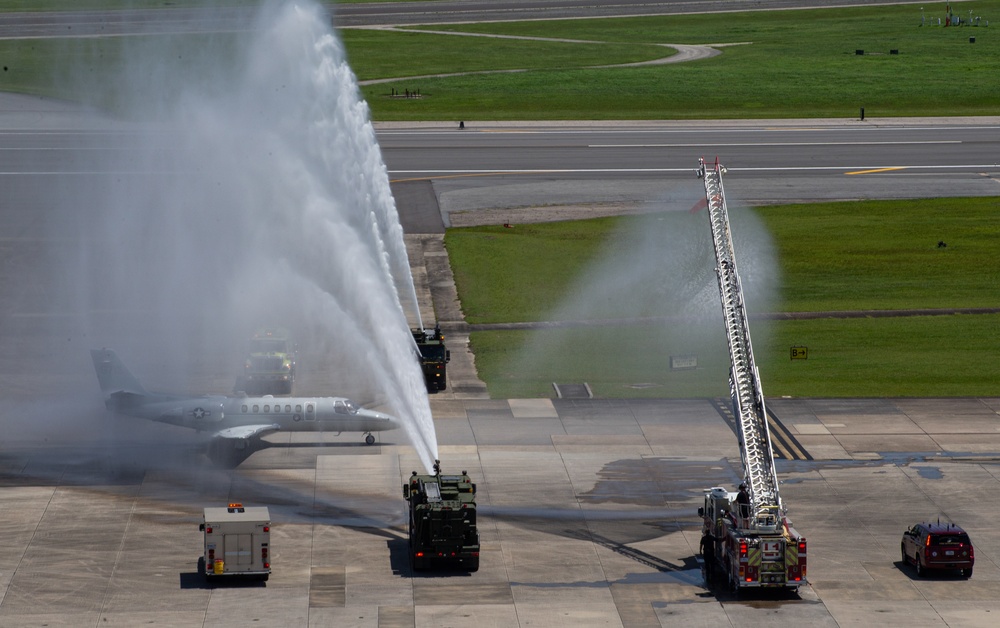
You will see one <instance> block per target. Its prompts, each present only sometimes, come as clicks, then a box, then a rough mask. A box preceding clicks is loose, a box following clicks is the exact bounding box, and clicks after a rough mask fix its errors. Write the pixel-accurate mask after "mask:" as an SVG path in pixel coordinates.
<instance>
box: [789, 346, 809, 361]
mask: <svg viewBox="0 0 1000 628" xmlns="http://www.w3.org/2000/svg"><path fill="white" fill-rule="evenodd" d="M790 353H791V357H792V359H793V360H806V359H808V358H809V348H808V347H792V349H791V352H790Z"/></svg>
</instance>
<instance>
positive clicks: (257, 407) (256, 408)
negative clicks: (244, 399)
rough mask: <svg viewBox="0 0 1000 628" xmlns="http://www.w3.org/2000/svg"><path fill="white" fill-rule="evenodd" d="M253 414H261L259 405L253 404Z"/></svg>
mask: <svg viewBox="0 0 1000 628" xmlns="http://www.w3.org/2000/svg"><path fill="white" fill-rule="evenodd" d="M253 412H254V414H257V413H258V412H260V406H258V405H257V404H253Z"/></svg>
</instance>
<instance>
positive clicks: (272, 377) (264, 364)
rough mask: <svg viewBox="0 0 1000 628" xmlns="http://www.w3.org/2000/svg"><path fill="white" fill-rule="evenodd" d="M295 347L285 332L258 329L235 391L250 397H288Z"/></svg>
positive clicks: (290, 391) (292, 376) (276, 329)
mask: <svg viewBox="0 0 1000 628" xmlns="http://www.w3.org/2000/svg"><path fill="white" fill-rule="evenodd" d="M294 381H295V346H294V344H293V343H292V339H291V334H289V333H288V330H287V329H282V328H273V329H271V328H268V329H259V330H257V332H256V333H254V335H253V337H252V338H251V339H250V342H249V346H248V348H247V357H246V361H245V362H244V364H243V376H242V377H241V378H240V382H238V383H237V388H240V389H241V390H242V391H243V392H246V393H249V394H252V395H290V394H291V393H292V384H293V382H294Z"/></svg>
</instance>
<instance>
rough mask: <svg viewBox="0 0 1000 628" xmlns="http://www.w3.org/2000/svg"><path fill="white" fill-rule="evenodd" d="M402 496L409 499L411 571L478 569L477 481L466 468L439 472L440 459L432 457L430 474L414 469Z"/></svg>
mask: <svg viewBox="0 0 1000 628" xmlns="http://www.w3.org/2000/svg"><path fill="white" fill-rule="evenodd" d="M403 497H404V498H405V499H406V501H407V502H409V511H410V532H409V538H410V559H411V560H412V562H413V569H414V571H422V570H424V569H428V568H432V567H441V568H452V569H460V570H465V571H470V572H471V571H478V570H479V529H478V528H477V527H476V485H475V483H473V481H472V479H471V478H470V477H469V474H468V473H467V472H465V471H462V474H461V475H442V474H441V462H440V461H439V460H435V461H434V474H433V475H420V474H418V473H417V472H416V471H414V472H413V475H411V476H410V479H409V481H408V482H407V483H406V484H403Z"/></svg>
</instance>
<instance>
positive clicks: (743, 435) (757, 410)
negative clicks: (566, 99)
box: [698, 159, 783, 532]
mask: <svg viewBox="0 0 1000 628" xmlns="http://www.w3.org/2000/svg"><path fill="white" fill-rule="evenodd" d="M698 161H699V167H698V176H699V177H701V178H702V179H703V180H704V182H705V198H706V200H707V201H708V217H709V220H710V222H711V227H712V244H713V246H714V248H715V261H716V264H717V266H716V269H715V272H716V274H717V275H718V278H719V294H720V296H721V298H722V313H723V317H724V318H725V323H726V337H727V340H728V342H729V358H730V363H731V365H732V367H731V370H730V373H729V388H730V391H731V393H732V397H733V414H734V415H735V416H736V420H737V424H738V426H739V431H740V454H741V456H742V458H743V469H744V473H745V474H746V479H747V483H748V485H749V486H748V488H749V494H750V504H751V506H752V511H751V520H750V522H748V523H749V527H752V528H754V529H757V530H759V531H761V532H765V531H773V530H775V529H776V528H777V526H779V525H780V524H781V517H782V514H783V513H782V505H781V498H780V497H779V495H778V478H777V476H776V475H775V472H774V456H773V454H772V453H771V435H770V433H769V431H768V427H767V412H766V411H765V409H764V393H763V390H762V389H761V386H760V376H759V374H758V373H757V365H756V364H755V363H754V359H753V347H752V346H751V344H750V328H749V326H748V324H747V314H746V309H745V308H744V305H743V289H742V287H741V286H740V276H739V273H738V272H737V271H736V254H735V253H734V251H733V240H732V236H731V234H730V231H729V212H728V210H727V209H726V195H725V191H724V190H723V188H722V173H723V171H724V168H722V167H721V166H720V165H719V162H718V160H716V162H715V167H714V168H711V167H708V166H707V165H706V164H705V160H704V159H700V160H698Z"/></svg>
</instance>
